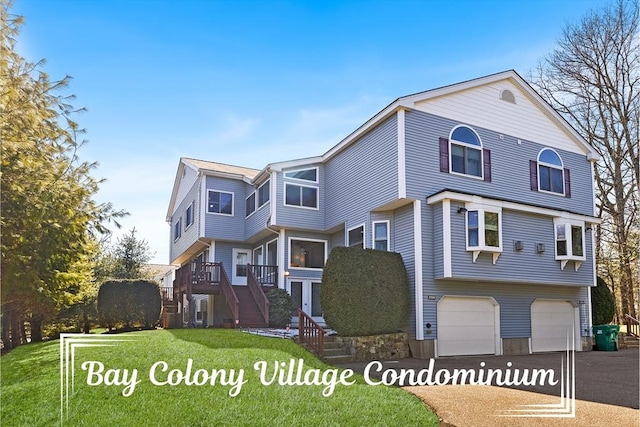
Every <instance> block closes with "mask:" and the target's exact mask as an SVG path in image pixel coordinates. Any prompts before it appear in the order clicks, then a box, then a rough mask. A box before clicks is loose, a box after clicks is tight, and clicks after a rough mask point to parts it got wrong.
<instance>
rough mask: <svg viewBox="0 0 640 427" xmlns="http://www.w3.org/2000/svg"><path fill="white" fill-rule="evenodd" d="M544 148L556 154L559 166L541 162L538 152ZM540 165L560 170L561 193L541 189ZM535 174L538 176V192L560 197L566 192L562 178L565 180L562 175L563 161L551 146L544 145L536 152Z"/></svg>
mask: <svg viewBox="0 0 640 427" xmlns="http://www.w3.org/2000/svg"><path fill="white" fill-rule="evenodd" d="M545 150H549V151H553V152H554V153H555V155H556V156H558V159H560V167H558V165H554V164H551V163H547V162H541V161H540V154H542V152H543V151H545ZM540 166H544V167H547V168H551V169H560V172H562V193H556V192H555V191H548V190H543V189H542V187H541V186H540ZM536 169H537V170H536V176H537V177H538V192H539V193H544V194H552V195H554V196H560V197H566V194H567V189H566V188H565V185H564V180H565V176H564V161H563V160H562V156H561V155H560V154H558V152H557V151H556V150H554V149H553V148H549V147H545V148H543V149H541V150H540V151H539V152H538V157H536Z"/></svg>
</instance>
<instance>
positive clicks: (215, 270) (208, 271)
mask: <svg viewBox="0 0 640 427" xmlns="http://www.w3.org/2000/svg"><path fill="white" fill-rule="evenodd" d="M189 264H190V265H191V281H192V283H193V284H194V285H195V284H200V283H202V284H207V285H212V284H218V283H220V279H221V276H222V274H221V269H222V263H219V262H197V261H196V262H191V263H189Z"/></svg>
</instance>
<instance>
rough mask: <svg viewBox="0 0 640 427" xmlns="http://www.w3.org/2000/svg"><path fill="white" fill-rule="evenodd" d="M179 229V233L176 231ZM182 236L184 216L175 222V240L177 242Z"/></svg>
mask: <svg viewBox="0 0 640 427" xmlns="http://www.w3.org/2000/svg"><path fill="white" fill-rule="evenodd" d="M176 230H178V233H176ZM180 237H182V217H180V218H178V220H177V221H176V223H175V224H173V241H174V242H177V241H178V239H179V238H180Z"/></svg>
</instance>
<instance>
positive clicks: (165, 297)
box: [160, 286, 173, 301]
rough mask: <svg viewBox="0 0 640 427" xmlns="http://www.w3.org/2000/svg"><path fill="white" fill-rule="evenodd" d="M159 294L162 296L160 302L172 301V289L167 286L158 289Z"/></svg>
mask: <svg viewBox="0 0 640 427" xmlns="http://www.w3.org/2000/svg"><path fill="white" fill-rule="evenodd" d="M160 294H161V295H162V301H173V288H172V287H169V286H163V287H161V288H160Z"/></svg>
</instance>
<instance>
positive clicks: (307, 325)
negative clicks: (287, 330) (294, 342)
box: [298, 309, 325, 357]
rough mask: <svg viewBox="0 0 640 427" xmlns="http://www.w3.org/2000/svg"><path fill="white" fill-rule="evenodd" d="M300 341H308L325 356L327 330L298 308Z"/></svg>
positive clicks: (313, 348)
mask: <svg viewBox="0 0 640 427" xmlns="http://www.w3.org/2000/svg"><path fill="white" fill-rule="evenodd" d="M298 329H299V334H298V341H299V342H300V344H302V343H306V344H307V345H308V346H309V347H310V348H311V349H312V350H313V351H315V352H316V354H317V355H318V356H320V357H322V356H324V335H325V330H324V329H322V327H321V326H320V325H319V324H318V323H317V322H316V321H315V320H313V319H312V318H311V316H309V315H308V314H307V313H305V312H304V311H302V310H300V309H298Z"/></svg>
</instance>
